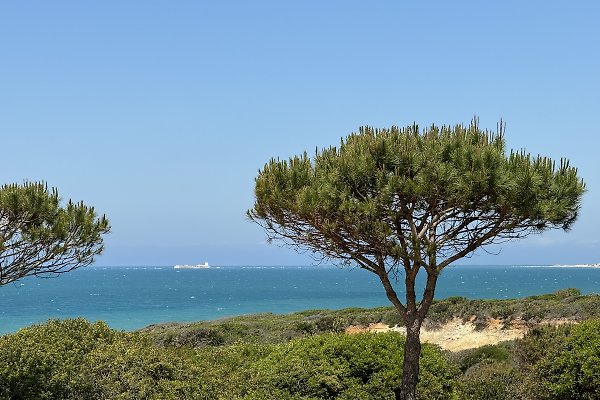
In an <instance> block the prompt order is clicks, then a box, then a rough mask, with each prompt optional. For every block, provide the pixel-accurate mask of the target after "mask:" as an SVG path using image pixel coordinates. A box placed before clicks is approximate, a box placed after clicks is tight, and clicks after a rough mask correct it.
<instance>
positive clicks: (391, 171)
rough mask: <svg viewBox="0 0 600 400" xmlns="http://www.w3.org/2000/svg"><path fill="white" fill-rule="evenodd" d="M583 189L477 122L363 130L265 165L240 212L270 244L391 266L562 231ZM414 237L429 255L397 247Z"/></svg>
mask: <svg viewBox="0 0 600 400" xmlns="http://www.w3.org/2000/svg"><path fill="white" fill-rule="evenodd" d="M584 191H585V185H584V183H583V180H582V179H580V178H579V177H578V176H577V170H576V168H573V167H571V166H570V164H569V161H568V160H564V159H563V160H560V162H559V163H558V164H557V163H556V162H554V161H553V160H551V159H549V158H547V157H542V156H531V155H530V154H529V153H527V152H525V151H523V150H520V151H510V152H508V153H507V151H506V149H505V142H504V129H503V126H502V124H500V125H499V127H498V129H497V131H494V132H492V131H488V130H482V129H480V127H479V126H478V124H477V122H476V120H474V122H472V123H471V124H470V125H468V126H464V125H455V126H441V127H438V126H435V125H432V126H430V127H428V128H426V129H420V128H419V127H418V126H417V125H416V124H414V125H410V126H407V127H404V128H399V127H397V126H393V127H391V128H385V129H376V128H372V127H362V128H360V130H359V131H358V132H356V133H352V134H350V135H349V136H348V137H346V138H345V139H342V140H341V143H340V145H339V146H337V147H334V146H332V147H329V148H325V149H322V150H321V151H316V152H315V155H314V157H312V158H311V157H309V156H308V154H307V153H306V152H304V153H303V154H301V155H298V156H294V157H292V158H290V159H289V160H280V159H271V160H270V161H269V162H268V163H267V164H265V166H264V167H263V169H261V170H260V171H259V174H258V177H257V178H256V188H255V194H256V201H255V204H254V207H253V208H252V209H251V210H249V212H248V215H249V217H250V218H251V219H252V220H254V221H256V222H258V223H259V224H261V225H262V226H263V227H265V228H266V229H267V232H268V233H269V234H270V236H271V237H272V238H279V239H284V240H286V239H288V240H290V241H291V242H289V243H290V244H292V242H293V244H294V245H300V246H301V247H305V248H309V249H311V250H315V251H316V252H318V253H321V254H325V255H326V256H328V257H329V256H331V257H333V258H339V257H340V255H341V256H342V258H344V257H345V256H346V255H348V254H349V253H361V252H362V253H363V254H364V253H366V254H371V255H373V256H375V254H380V255H381V254H383V256H384V258H388V257H390V258H391V259H392V260H396V261H398V260H400V259H402V258H403V257H405V256H407V255H408V254H407V252H410V251H415V250H416V251H424V252H425V253H427V252H428V253H429V256H428V258H432V256H433V253H436V254H438V255H448V254H450V253H453V252H454V253H460V254H463V250H465V249H467V248H471V247H472V246H471V245H470V244H473V243H476V244H477V247H479V246H481V245H485V244H489V243H492V242H494V241H497V240H505V239H511V238H516V237H521V236H523V235H525V234H528V233H531V232H535V231H541V230H544V229H547V228H562V229H569V228H570V227H571V225H572V224H573V222H574V221H575V219H576V218H577V213H578V211H579V208H580V201H581V196H582V194H583V192H584ZM417 239H418V240H419V241H421V242H422V243H425V244H426V246H425V247H427V246H429V248H428V249H423V248H419V249H416V248H415V246H408V245H402V242H404V241H406V242H408V243H411V242H414V241H415V240H417ZM332 248H333V249H334V251H332ZM409 248H410V249H409ZM411 249H412V250H411ZM471 251H472V250H471ZM471 251H467V254H469V253H470V252H471ZM464 255H466V254H463V256H464ZM350 258H354V257H350Z"/></svg>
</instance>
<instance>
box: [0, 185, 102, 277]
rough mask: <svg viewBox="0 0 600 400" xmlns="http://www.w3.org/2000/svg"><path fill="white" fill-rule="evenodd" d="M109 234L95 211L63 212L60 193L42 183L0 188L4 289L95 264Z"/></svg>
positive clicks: (75, 207) (75, 208)
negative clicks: (17, 282)
mask: <svg viewBox="0 0 600 400" xmlns="http://www.w3.org/2000/svg"><path fill="white" fill-rule="evenodd" d="M109 230H110V227H109V223H108V220H107V219H106V217H104V216H102V217H98V216H97V215H96V213H95V211H94V208H93V207H88V206H85V205H84V204H83V203H73V202H72V201H69V202H68V203H67V204H66V205H65V206H64V207H61V205H60V198H59V195H58V192H57V190H56V189H51V190H48V187H47V186H46V184H44V183H41V182H38V183H29V182H26V183H24V184H22V185H19V184H10V185H4V186H2V187H0V286H1V285H5V284H7V283H10V282H13V281H15V280H17V279H20V278H23V277H25V276H30V275H48V274H58V273H61V272H67V271H71V270H73V269H75V268H78V267H82V266H86V265H89V264H91V263H92V262H93V261H94V256H96V255H98V254H100V253H101V252H102V249H103V244H102V243H103V241H102V235H103V234H106V233H108V232H109Z"/></svg>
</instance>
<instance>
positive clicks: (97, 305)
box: [0, 265, 600, 334]
mask: <svg viewBox="0 0 600 400" xmlns="http://www.w3.org/2000/svg"><path fill="white" fill-rule="evenodd" d="M423 278H424V277H423V276H419V279H420V281H419V285H420V286H421V287H422V284H423V280H424V279H423ZM402 286H403V277H402V276H400V277H398V280H397V282H396V290H397V292H398V295H399V296H403V295H404V290H403V289H402ZM565 288H578V289H580V290H581V292H582V293H584V294H589V293H599V292H600V268H585V267H556V266H543V265H540V266H525V265H485V266H483V265H480V266H478V265H470V266H460V265H457V266H449V267H447V268H446V269H445V270H444V271H443V272H442V274H441V276H440V278H439V280H438V285H437V290H436V298H438V299H442V298H446V297H449V296H464V297H466V298H469V299H507V298H521V297H525V296H531V295H537V294H545V293H552V292H554V291H556V290H559V289H565ZM0 304H1V305H2V306H1V307H0V334H7V333H11V332H15V331H17V330H18V329H20V328H23V327H26V326H29V325H32V324H38V323H43V322H44V321H46V320H48V319H52V318H75V317H84V318H86V319H88V320H89V321H96V320H103V321H105V322H106V323H107V324H108V325H109V326H110V327H112V328H114V329H119V330H128V331H130V330H136V329H140V328H142V327H144V326H147V325H150V324H157V323H164V322H190V321H199V320H212V319H218V318H224V317H229V316H235V315H242V314H254V313H265V312H269V313H276V314H284V313H290V312H294V311H301V310H309V309H310V310H314V309H341V308H346V307H378V306H388V305H390V304H389V302H388V300H387V298H386V296H385V293H384V291H383V288H382V286H381V283H380V282H379V280H378V278H377V277H376V276H375V275H374V274H372V273H369V272H368V271H364V270H361V269H359V268H340V267H336V266H322V265H319V266H298V267H290V266H285V267H278V266H220V267H211V268H207V269H195V270H182V269H174V268H173V267H172V266H123V267H101V266H91V267H86V268H80V269H78V270H75V271H72V272H69V273H65V274H60V275H58V276H56V277H53V278H39V277H28V278H25V279H21V280H18V281H16V282H13V283H11V284H8V285H4V286H0Z"/></svg>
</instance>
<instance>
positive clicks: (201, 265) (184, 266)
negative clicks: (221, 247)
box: [173, 262, 210, 269]
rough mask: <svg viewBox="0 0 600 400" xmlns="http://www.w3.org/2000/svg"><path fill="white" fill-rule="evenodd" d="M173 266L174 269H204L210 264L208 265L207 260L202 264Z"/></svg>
mask: <svg viewBox="0 0 600 400" xmlns="http://www.w3.org/2000/svg"><path fill="white" fill-rule="evenodd" d="M173 268H175V269H204V268H210V265H208V262H205V263H204V264H196V265H187V264H185V265H176V266H174V267H173Z"/></svg>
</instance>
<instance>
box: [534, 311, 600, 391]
mask: <svg viewBox="0 0 600 400" xmlns="http://www.w3.org/2000/svg"><path fill="white" fill-rule="evenodd" d="M556 331H557V332H560V333H561V334H559V335H555V336H554V342H553V343H552V346H549V347H546V348H545V354H543V355H541V356H539V358H538V360H537V362H536V363H535V364H534V365H533V368H532V372H531V375H530V377H529V384H528V387H529V390H530V392H531V397H532V398H535V399H548V400H558V399H570V400H595V399H600V320H590V321H585V322H582V323H581V324H580V325H577V326H573V327H571V328H570V329H565V328H562V329H560V330H559V329H557V330H556ZM546 332H549V330H547V331H546ZM564 332H567V333H568V335H565V336H564V337H562V338H561V339H562V340H560V341H557V340H556V338H560V337H561V336H562V333H564Z"/></svg>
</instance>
